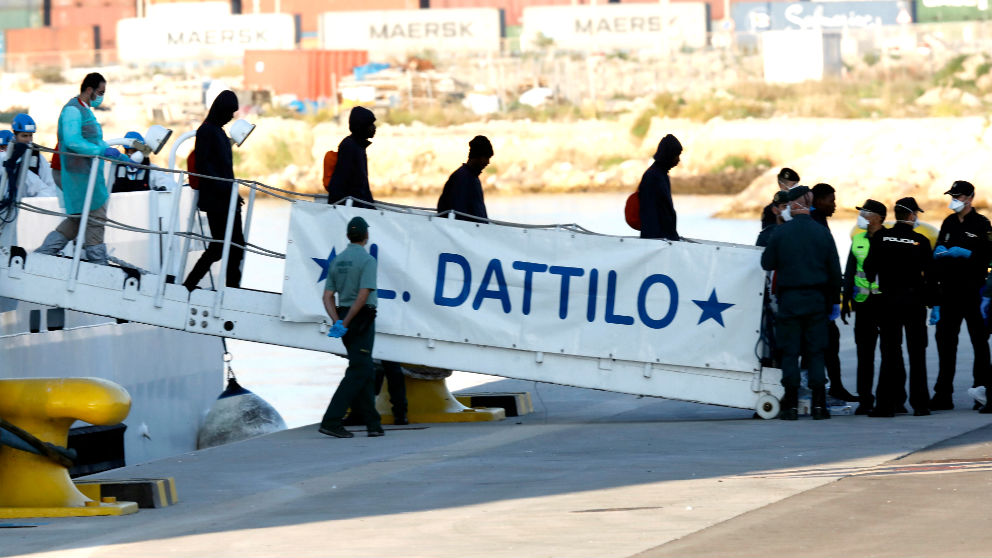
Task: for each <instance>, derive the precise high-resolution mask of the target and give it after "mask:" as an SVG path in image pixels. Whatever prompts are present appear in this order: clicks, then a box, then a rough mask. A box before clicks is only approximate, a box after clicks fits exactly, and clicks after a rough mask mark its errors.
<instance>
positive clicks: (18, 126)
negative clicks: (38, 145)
mask: <svg viewBox="0 0 992 558" xmlns="http://www.w3.org/2000/svg"><path fill="white" fill-rule="evenodd" d="M10 127H11V129H13V130H14V132H15V133H21V132H29V133H32V134H33V133H35V132H36V131H37V130H36V129H35V125H34V118H31V117H30V116H28V115H26V114H24V113H23V112H22V113H21V114H18V115H17V116H15V117H14V123H13V124H11V126H10Z"/></svg>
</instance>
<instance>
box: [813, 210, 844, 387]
mask: <svg viewBox="0 0 992 558" xmlns="http://www.w3.org/2000/svg"><path fill="white" fill-rule="evenodd" d="M809 216H810V217H812V218H813V220H814V221H816V222H817V223H819V224H821V225H823V226H824V227H826V229H827V230H828V231H829V230H830V225H828V224H827V216H826V215H825V214H824V213H823V212H822V211H817V210H815V209H810V211H809ZM838 261H839V260H838ZM840 295H841V292H840V289H838V290H837V292H836V293H835V294H834V296H833V298H832V299H831V300H837V298H838V297H839V296H840ZM823 361H824V366H826V368H827V377H828V378H830V394H831V396H832V397H837V398H838V399H844V398H845V397H850V396H849V395H848V392H847V390H846V389H844V382H842V381H841V378H840V328H838V327H837V322H836V321H834V320H827V348H826V350H825V351H824V353H823Z"/></svg>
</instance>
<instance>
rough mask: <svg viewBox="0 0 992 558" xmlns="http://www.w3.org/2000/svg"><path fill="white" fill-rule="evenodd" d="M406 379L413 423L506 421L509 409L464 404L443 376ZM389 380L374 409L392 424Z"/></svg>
mask: <svg viewBox="0 0 992 558" xmlns="http://www.w3.org/2000/svg"><path fill="white" fill-rule="evenodd" d="M404 379H405V380H406V402H407V419H408V420H409V421H410V422H411V423H424V422H484V421H490V420H503V419H505V418H506V411H504V410H503V409H498V408H474V409H473V408H471V407H466V406H465V405H462V404H461V403H460V402H459V401H458V400H457V399H455V396H454V395H452V394H451V392H450V391H448V386H447V384H446V383H445V382H444V379H443V378H438V379H434V380H421V379H418V378H411V377H409V376H406V375H404ZM388 382H389V380H383V384H382V391H380V392H379V397H377V398H376V401H375V408H376V410H377V411H379V414H380V415H381V416H382V423H383V424H393V408H392V403H390V400H389V389H388Z"/></svg>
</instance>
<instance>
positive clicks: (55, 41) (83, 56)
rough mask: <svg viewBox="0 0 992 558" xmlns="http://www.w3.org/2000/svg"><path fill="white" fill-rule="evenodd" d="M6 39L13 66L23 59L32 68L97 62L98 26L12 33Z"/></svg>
mask: <svg viewBox="0 0 992 558" xmlns="http://www.w3.org/2000/svg"><path fill="white" fill-rule="evenodd" d="M6 37H7V41H6V42H7V45H6V46H7V59H8V61H9V62H12V63H18V61H19V60H21V59H23V61H25V62H27V63H29V64H30V65H32V66H64V65H66V64H68V65H73V66H75V65H80V64H92V63H94V62H95V61H96V58H95V56H96V50H97V48H96V39H97V30H96V26H94V25H73V26H68V27H61V28H55V27H39V28H36V29H9V30H7V31H6ZM17 65H18V66H20V65H21V64H17Z"/></svg>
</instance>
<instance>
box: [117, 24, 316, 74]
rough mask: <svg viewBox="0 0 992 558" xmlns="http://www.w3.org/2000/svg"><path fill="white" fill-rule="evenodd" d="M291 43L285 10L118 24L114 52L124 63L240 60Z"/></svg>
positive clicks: (292, 35) (293, 38)
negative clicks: (272, 12) (275, 12)
mask: <svg viewBox="0 0 992 558" xmlns="http://www.w3.org/2000/svg"><path fill="white" fill-rule="evenodd" d="M295 44H296V25H295V23H294V22H293V16H291V15H289V14H250V15H228V16H217V17H209V18H202V17H197V18H188V19H184V20H181V19H167V20H165V21H163V20H153V19H149V18H129V19H122V20H120V21H118V22H117V52H118V57H119V58H120V60H121V61H122V62H155V61H163V62H165V61H176V60H218V59H227V58H240V57H242V56H244V54H245V51H246V50H282V49H291V48H293V47H294V46H295Z"/></svg>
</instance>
